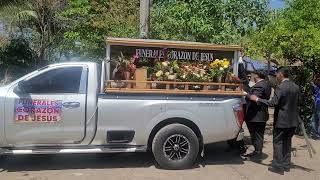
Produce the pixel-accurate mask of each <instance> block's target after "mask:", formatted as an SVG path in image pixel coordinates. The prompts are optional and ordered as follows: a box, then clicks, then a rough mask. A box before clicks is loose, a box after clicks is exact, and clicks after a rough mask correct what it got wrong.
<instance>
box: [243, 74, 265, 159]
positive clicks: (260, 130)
mask: <svg viewBox="0 0 320 180" xmlns="http://www.w3.org/2000/svg"><path fill="white" fill-rule="evenodd" d="M266 76H267V73H266V72H265V71H263V70H257V71H256V72H255V73H254V74H253V76H252V78H253V79H254V82H255V85H254V86H252V87H251V88H250V91H249V94H252V95H256V96H257V97H258V98H261V99H270V95H271V86H270V85H269V83H268V81H267V80H266ZM248 98H250V97H248ZM248 98H247V109H246V113H245V120H246V124H247V127H248V130H249V132H250V136H251V141H252V144H253V146H254V149H255V150H254V152H253V153H252V154H249V156H250V157H251V158H253V159H255V160H261V158H262V148H263V140H264V132H265V128H266V122H267V121H268V119H269V112H268V106H267V105H266V104H263V103H256V102H254V101H250V99H248Z"/></svg>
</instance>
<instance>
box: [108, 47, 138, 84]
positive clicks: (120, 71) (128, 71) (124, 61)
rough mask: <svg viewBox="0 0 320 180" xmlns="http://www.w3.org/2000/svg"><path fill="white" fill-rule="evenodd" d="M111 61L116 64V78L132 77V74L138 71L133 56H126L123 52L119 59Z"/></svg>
mask: <svg viewBox="0 0 320 180" xmlns="http://www.w3.org/2000/svg"><path fill="white" fill-rule="evenodd" d="M111 62H113V63H114V64H115V66H116V68H115V70H114V76H115V78H116V79H126V80H128V79H132V76H133V75H134V73H135V71H136V65H135V64H134V63H133V62H134V59H133V58H130V59H129V58H126V57H124V55H123V54H122V52H121V53H120V56H118V59H117V60H113V61H111Z"/></svg>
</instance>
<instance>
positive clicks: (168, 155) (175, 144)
mask: <svg viewBox="0 0 320 180" xmlns="http://www.w3.org/2000/svg"><path fill="white" fill-rule="evenodd" d="M152 152H153V155H154V157H155V159H156V161H157V162H158V164H159V165H160V166H161V167H162V168H164V169H185V168H190V167H191V166H192V165H193V164H194V163H195V161H196V159H197V157H198V152H199V140H198V138H197V136H196V134H195V133H194V132H193V131H192V129H190V128H189V127H187V126H185V125H182V124H170V125H168V126H165V127H163V128H162V129H161V130H160V131H159V132H158V133H157V134H156V135H155V137H154V139H153V143H152Z"/></svg>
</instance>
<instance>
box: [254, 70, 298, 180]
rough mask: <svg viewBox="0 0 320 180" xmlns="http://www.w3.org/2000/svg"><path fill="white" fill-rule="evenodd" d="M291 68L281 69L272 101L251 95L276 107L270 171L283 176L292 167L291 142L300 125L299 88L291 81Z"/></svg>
mask: <svg viewBox="0 0 320 180" xmlns="http://www.w3.org/2000/svg"><path fill="white" fill-rule="evenodd" d="M289 72H290V71H289V68H287V67H281V68H279V69H278V70H277V73H276V76H277V80H278V82H279V83H280V85H279V86H278V87H277V88H276V89H275V92H274V96H273V98H272V99H271V100H267V99H261V98H259V97H257V96H256V95H250V99H251V100H252V101H255V102H257V103H263V104H266V105H268V106H271V107H275V113H274V124H273V126H274V129H273V161H272V164H271V166H270V167H269V168H268V170H269V171H271V172H275V173H278V174H281V175H283V174H284V171H286V172H289V171H290V166H291V142H292V137H293V135H294V132H295V129H296V128H297V126H298V125H299V109H298V104H299V99H300V98H299V94H300V92H299V86H298V85H296V84H295V83H294V82H292V81H291V80H289Z"/></svg>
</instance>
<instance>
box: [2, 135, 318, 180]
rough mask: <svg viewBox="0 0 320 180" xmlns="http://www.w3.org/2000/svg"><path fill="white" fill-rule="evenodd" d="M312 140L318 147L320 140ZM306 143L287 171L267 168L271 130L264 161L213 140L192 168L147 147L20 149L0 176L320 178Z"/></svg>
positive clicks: (51, 179)
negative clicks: (157, 157) (166, 165)
mask: <svg viewBox="0 0 320 180" xmlns="http://www.w3.org/2000/svg"><path fill="white" fill-rule="evenodd" d="M313 144H314V145H315V146H316V149H317V151H318V152H320V142H319V141H318V142H315V141H313ZM303 145H304V142H303V140H302V139H301V138H299V137H295V139H294V147H295V148H296V149H297V151H296V152H295V154H296V157H293V162H294V169H293V170H292V171H291V172H290V173H286V175H285V176H280V175H277V174H273V173H270V172H268V171H267V166H268V164H270V161H271V155H272V151H271V150H272V142H271V136H270V135H267V137H266V143H265V149H264V152H265V153H266V154H265V160H263V162H262V163H260V164H257V163H254V162H251V161H246V160H245V159H243V158H241V157H240V156H239V155H237V153H236V152H234V151H228V147H227V145H226V144H225V143H218V144H212V145H209V146H208V147H206V151H205V158H203V159H199V161H198V163H197V164H196V165H195V166H194V167H193V168H192V169H188V170H180V171H168V170H162V169H159V168H158V166H157V165H156V164H155V162H154V159H153V158H152V155H151V154H148V153H138V154H135V153H127V154H84V155H79V154H78V155H38V156H35V155H32V156H31V155H21V156H15V157H13V156H7V157H5V158H4V159H2V160H0V171H1V172H0V180H69V179H70V180H87V179H88V180H100V179H101V180H102V179H108V180H113V179H117V180H127V179H134V180H135V179H136V180H143V179H148V180H149V179H150V180H157V179H166V180H167V179H174V180H195V179H201V180H206V179H208V180H213V179H219V180H224V179H226V180H242V179H250V180H251V179H252V180H257V179H259V180H264V179H266V180H270V179H273V178H274V179H275V178H276V179H277V180H282V179H283V180H295V179H297V180H298V179H299V180H300V179H303V180H309V179H310V180H320V157H319V154H317V156H316V157H315V158H313V159H310V158H309V157H308V153H307V151H306V150H305V149H304V146H303ZM250 150H251V148H250Z"/></svg>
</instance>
